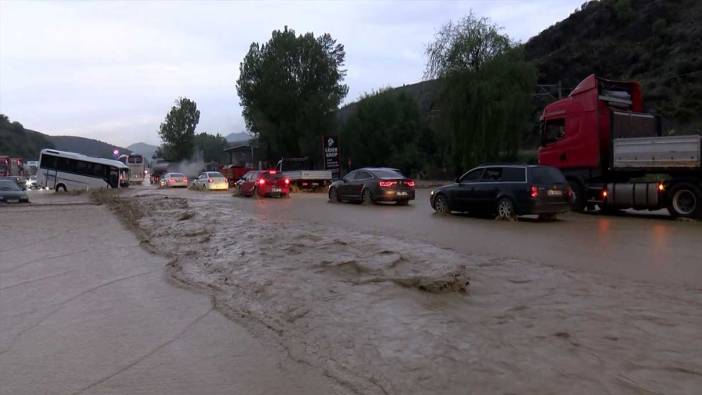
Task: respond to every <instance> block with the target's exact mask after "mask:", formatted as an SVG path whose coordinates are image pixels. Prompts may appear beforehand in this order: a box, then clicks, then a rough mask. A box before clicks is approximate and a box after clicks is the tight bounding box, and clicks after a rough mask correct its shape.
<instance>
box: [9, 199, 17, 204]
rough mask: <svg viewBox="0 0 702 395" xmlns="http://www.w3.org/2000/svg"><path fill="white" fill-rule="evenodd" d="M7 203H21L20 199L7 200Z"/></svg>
mask: <svg viewBox="0 0 702 395" xmlns="http://www.w3.org/2000/svg"><path fill="white" fill-rule="evenodd" d="M6 202H8V203H19V199H7V200H6Z"/></svg>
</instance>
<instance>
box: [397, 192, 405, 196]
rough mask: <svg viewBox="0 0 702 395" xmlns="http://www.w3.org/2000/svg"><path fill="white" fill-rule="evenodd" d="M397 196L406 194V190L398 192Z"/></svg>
mask: <svg viewBox="0 0 702 395" xmlns="http://www.w3.org/2000/svg"><path fill="white" fill-rule="evenodd" d="M397 196H407V192H398V193H397Z"/></svg>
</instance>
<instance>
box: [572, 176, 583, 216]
mask: <svg viewBox="0 0 702 395" xmlns="http://www.w3.org/2000/svg"><path fill="white" fill-rule="evenodd" d="M568 185H570V191H571V193H570V208H571V210H573V211H577V212H579V213H582V212H583V211H585V203H586V201H585V200H586V199H585V189H584V188H583V187H582V185H580V183H579V182H577V181H573V180H571V181H568Z"/></svg>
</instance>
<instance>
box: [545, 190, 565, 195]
mask: <svg viewBox="0 0 702 395" xmlns="http://www.w3.org/2000/svg"><path fill="white" fill-rule="evenodd" d="M546 194H547V195H548V196H563V191H559V190H553V189H551V190H549V191H548V192H546Z"/></svg>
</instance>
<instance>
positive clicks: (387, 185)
mask: <svg viewBox="0 0 702 395" xmlns="http://www.w3.org/2000/svg"><path fill="white" fill-rule="evenodd" d="M395 184H397V181H379V182H378V186H379V187H381V188H390V187H391V186H393V185H395Z"/></svg>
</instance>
